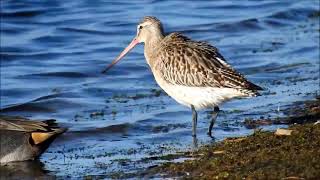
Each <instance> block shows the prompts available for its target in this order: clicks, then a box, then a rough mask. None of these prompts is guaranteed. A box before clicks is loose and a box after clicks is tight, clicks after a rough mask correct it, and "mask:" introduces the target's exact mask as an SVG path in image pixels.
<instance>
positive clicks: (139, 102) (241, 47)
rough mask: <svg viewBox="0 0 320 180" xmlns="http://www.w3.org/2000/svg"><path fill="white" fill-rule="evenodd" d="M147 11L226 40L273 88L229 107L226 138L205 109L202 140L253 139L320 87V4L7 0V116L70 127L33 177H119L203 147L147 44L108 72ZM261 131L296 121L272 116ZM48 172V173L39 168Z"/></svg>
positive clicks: (189, 31)
mask: <svg viewBox="0 0 320 180" xmlns="http://www.w3.org/2000/svg"><path fill="white" fill-rule="evenodd" d="M188 2H189V1H188ZM137 9H138V10H139V12H137V11H136V10H137ZM145 15H154V16H157V17H158V18H159V19H160V20H162V21H163V22H164V26H165V31H166V32H168V33H169V32H172V31H180V32H182V33H184V34H186V35H188V36H190V37H191V38H193V39H197V40H205V41H208V42H209V43H211V44H213V45H215V46H216V47H218V48H219V49H220V51H221V53H222V54H223V55H224V57H225V58H226V59H227V60H228V62H229V63H230V64H231V65H232V66H234V67H235V68H236V69H237V70H238V71H240V72H241V73H243V74H245V75H246V77H247V78H248V79H249V80H251V81H253V82H254V83H256V84H258V85H260V86H262V87H263V88H265V91H263V92H262V96H260V97H257V98H252V99H243V100H234V101H231V102H228V103H226V104H224V105H222V106H221V108H220V109H221V110H222V112H221V113H220V114H219V117H218V119H217V122H216V125H215V126H214V137H215V139H211V138H209V137H208V136H207V135H206V129H207V127H208V123H209V122H208V121H209V117H208V114H209V112H207V111H202V112H199V115H200V116H199V122H198V132H197V133H198V142H197V143H198V147H201V146H202V145H207V144H211V143H216V142H219V141H221V140H223V139H225V138H227V137H238V136H245V135H248V134H252V133H253V131H254V128H256V127H257V126H259V125H257V124H255V123H254V122H252V121H255V120H257V121H259V120H260V122H265V120H268V119H271V120H274V119H279V120H281V118H283V117H285V116H286V114H287V110H288V107H292V104H294V103H295V102H301V101H306V100H311V99H314V97H315V96H316V95H317V94H319V32H320V31H319V29H320V25H319V2H317V1H298V0H297V1H292V0H290V1H289V0H288V1H281V2H271V1H261V2H257V1H249V2H243V3H242V4H239V3H237V1H236V2H230V1H228V2H227V1H219V2H212V1H201V2H196V3H195V2H194V3H190V2H189V3H186V2H184V1H169V0H168V1H117V3H115V2H108V1H105V2H102V1H100V2H91V1H81V0H80V1H74V2H71V1H70V2H69V1H68V2H66V1H54V2H34V1H3V2H1V18H2V19H1V51H0V55H1V103H0V106H1V114H4V115H19V116H24V117H27V118H30V119H56V120H57V121H58V122H59V123H60V124H61V125H63V126H66V127H68V128H69V131H68V132H66V133H65V134H63V135H62V136H61V137H60V138H59V139H57V140H56V141H55V142H54V143H53V144H52V145H51V146H50V148H49V149H48V150H47V151H46V152H45V153H44V154H43V155H42V156H41V158H40V159H39V162H35V163H34V165H33V166H31V165H26V166H22V165H19V166H20V167H32V168H29V171H28V170H27V169H28V168H25V171H24V172H26V173H28V172H29V173H30V174H29V175H30V176H31V177H32V176H34V177H42V176H46V177H58V178H83V177H101V178H108V177H118V176H117V173H118V174H122V173H123V172H125V173H133V174H134V173H137V172H141V171H143V170H145V169H146V168H148V167H150V166H156V165H159V164H162V163H165V162H171V161H183V160H184V158H182V159H179V158H178V159H176V158H166V155H168V154H177V153H178V154H179V153H181V154H183V153H184V152H189V151H190V150H192V151H194V150H197V147H195V146H194V142H193V139H192V137H191V111H190V109H188V108H186V107H183V106H181V105H178V104H177V103H176V102H175V101H174V100H172V99H171V98H170V97H168V96H167V95H166V94H165V93H164V92H163V91H162V90H161V89H159V87H158V86H157V84H156V83H155V81H154V80H153V76H152V74H151V72H150V71H149V69H148V66H147V65H146V63H145V60H144V57H143V49H142V46H140V47H138V48H136V49H134V50H133V51H132V52H131V54H130V55H128V56H127V57H126V59H125V60H124V61H123V62H121V63H119V64H118V65H117V66H116V67H115V68H114V69H112V70H111V71H110V72H109V73H108V75H103V74H101V73H100V72H101V70H102V69H103V68H104V67H105V66H106V64H108V63H110V62H111V61H112V60H113V58H114V57H116V56H117V55H118V53H119V52H120V51H121V50H122V49H123V48H124V47H125V46H126V45H127V43H129V42H130V40H131V39H132V38H133V37H134V35H135V30H136V23H137V22H138V21H139V19H141V18H142V17H143V16H145ZM298 109H299V108H298ZM297 111H298V110H297ZM260 127H261V128H263V130H275V129H277V128H278V127H287V125H286V124H285V123H270V122H268V121H266V125H264V126H260ZM162 157H163V158H162ZM13 167H15V166H13ZM36 167H37V168H38V169H37V171H36V172H40V173H33V172H35V171H34V170H35V169H36ZM13 169H15V168H13ZM16 169H18V166H16ZM12 174H15V173H12ZM25 175H26V174H25ZM17 179H19V178H17Z"/></svg>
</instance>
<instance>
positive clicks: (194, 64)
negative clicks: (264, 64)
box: [154, 33, 261, 91]
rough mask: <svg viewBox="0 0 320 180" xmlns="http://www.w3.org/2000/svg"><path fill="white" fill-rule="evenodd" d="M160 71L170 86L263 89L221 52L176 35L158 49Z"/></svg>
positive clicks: (207, 45) (208, 45) (169, 37)
mask: <svg viewBox="0 0 320 180" xmlns="http://www.w3.org/2000/svg"><path fill="white" fill-rule="evenodd" d="M157 52H158V53H157V57H156V58H157V59H158V61H157V63H156V65H155V67H154V68H156V69H157V71H158V73H160V75H161V77H162V78H163V79H164V80H166V81H167V82H168V83H171V84H176V85H185V86H193V87H226V88H234V89H246V90H252V91H256V90H260V89H261V88H260V87H259V86H257V85H255V84H253V83H251V82H249V81H248V80H246V79H245V77H244V76H243V75H241V74H240V73H238V72H236V71H235V70H234V69H233V68H232V67H231V66H230V65H228V64H227V62H226V61H225V59H224V58H223V56H222V55H221V54H220V53H219V52H218V50H217V49H216V48H215V47H213V46H211V45H210V44H208V43H205V42H197V41H192V40H190V39H188V38H187V37H185V36H183V35H181V34H179V33H173V34H171V35H169V36H167V37H166V38H165V39H164V42H163V45H162V46H161V47H160V49H158V50H157Z"/></svg>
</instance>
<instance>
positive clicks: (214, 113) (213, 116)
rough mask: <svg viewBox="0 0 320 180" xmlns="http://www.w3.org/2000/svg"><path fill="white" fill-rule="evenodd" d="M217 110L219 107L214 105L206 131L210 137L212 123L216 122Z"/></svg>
mask: <svg viewBox="0 0 320 180" xmlns="http://www.w3.org/2000/svg"><path fill="white" fill-rule="evenodd" d="M219 111H220V109H219V107H218V106H215V107H214V109H213V112H212V116H211V121H210V125H209V129H208V133H207V134H208V135H209V136H210V137H212V135H211V132H212V128H213V125H214V123H215V122H216V119H217V116H218V114H219Z"/></svg>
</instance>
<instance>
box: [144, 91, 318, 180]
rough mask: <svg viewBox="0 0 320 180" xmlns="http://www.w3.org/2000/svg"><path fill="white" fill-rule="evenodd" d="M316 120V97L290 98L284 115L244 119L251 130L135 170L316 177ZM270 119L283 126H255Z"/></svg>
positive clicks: (156, 174) (187, 175)
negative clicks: (274, 129)
mask: <svg viewBox="0 0 320 180" xmlns="http://www.w3.org/2000/svg"><path fill="white" fill-rule="evenodd" d="M319 120H320V97H319V96H318V97H316V99H315V100H310V101H304V102H298V103H294V104H293V106H292V107H290V108H288V110H287V112H286V116H285V117H282V118H275V119H258V120H246V121H245V122H244V125H245V126H248V127H251V128H254V129H255V131H254V133H253V134H251V135H248V136H245V137H236V138H227V139H225V140H223V141H221V142H217V143H214V144H210V145H205V146H202V147H200V148H199V149H198V150H196V151H193V152H186V153H184V154H182V155H181V154H179V155H177V156H176V157H175V156H174V155H170V156H172V157H175V158H189V159H188V160H185V161H183V162H166V163H164V164H162V165H159V166H156V167H151V168H149V169H148V170H146V171H144V172H140V173H139V174H138V176H139V177H141V178H182V179H195V178H201V179H226V178H231V179H234V178H236V179H241V178H249V179H250V178H258V179H261V178H262V179H265V178H267V179H274V178H275V179H281V178H282V179H300V178H306V179H310V178H317V177H320V165H319V163H318V162H319V161H320V123H319ZM270 124H288V125H289V126H288V128H286V129H282V130H281V132H282V134H281V135H277V133H275V132H272V131H262V130H261V129H259V127H260V126H264V125H270ZM283 133H284V134H283ZM163 158H165V157H163ZM173 159H174V158H173Z"/></svg>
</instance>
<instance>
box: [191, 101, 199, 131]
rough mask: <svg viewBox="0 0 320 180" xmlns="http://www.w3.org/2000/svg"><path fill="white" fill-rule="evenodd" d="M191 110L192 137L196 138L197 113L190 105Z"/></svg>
mask: <svg viewBox="0 0 320 180" xmlns="http://www.w3.org/2000/svg"><path fill="white" fill-rule="evenodd" d="M191 109H192V136H193V137H195V136H196V130H197V121H198V113H197V111H196V109H195V108H194V106H193V105H191Z"/></svg>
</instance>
